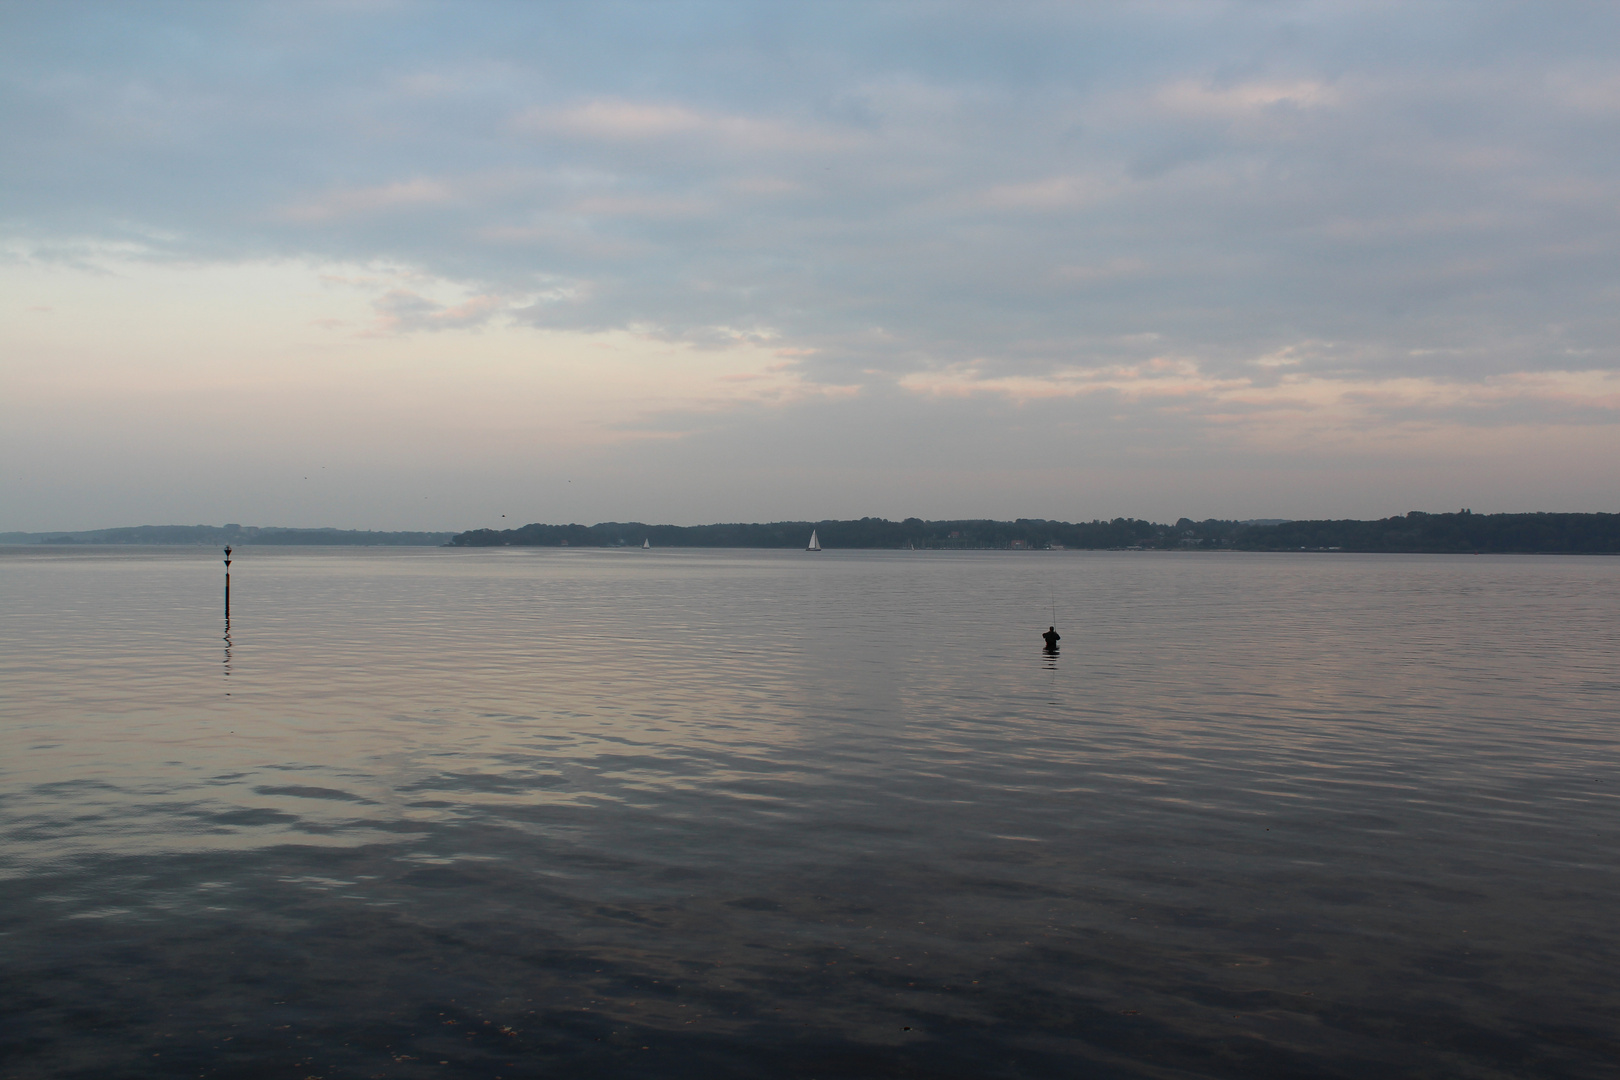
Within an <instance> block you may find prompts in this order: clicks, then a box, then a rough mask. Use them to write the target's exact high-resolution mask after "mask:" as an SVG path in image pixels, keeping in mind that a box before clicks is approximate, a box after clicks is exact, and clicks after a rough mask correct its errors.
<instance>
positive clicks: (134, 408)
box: [0, 0, 1620, 530]
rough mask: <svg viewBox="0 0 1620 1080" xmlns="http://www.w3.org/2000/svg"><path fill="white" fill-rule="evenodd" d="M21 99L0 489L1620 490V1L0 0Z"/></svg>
mask: <svg viewBox="0 0 1620 1080" xmlns="http://www.w3.org/2000/svg"><path fill="white" fill-rule="evenodd" d="M0 132H3V133H4V139H3V146H4V150H3V152H0V529H10V530H51V529H87V528H99V527H108V526H115V525H135V524H167V523H211V524H219V523H223V522H238V523H242V524H258V525H288V526H321V525H330V526H337V527H340V528H378V529H457V530H459V529H464V528H475V527H487V526H495V527H500V526H510V525H516V524H523V523H527V522H531V521H542V522H554V523H561V522H570V521H578V522H583V523H590V522H595V521H603V520H641V521H649V522H669V523H675V524H698V523H706V522H715V521H768V520H778V519H821V518H848V517H861V516H866V515H873V516H882V517H889V518H902V517H908V516H918V517H924V518H935V519H937V518H973V517H995V518H1012V517H1045V518H1057V519H1064V520H1092V519H1095V518H1113V517H1120V516H1134V517H1145V518H1150V519H1152V520H1158V521H1173V520H1175V519H1176V518H1178V517H1182V516H1187V517H1192V518H1195V519H1203V518H1207V517H1220V518H1240V519H1242V518H1256V517H1287V518H1308V517H1361V518H1371V517H1382V516H1386V515H1390V514H1398V513H1404V512H1406V511H1408V510H1413V509H1421V510H1428V511H1431V512H1440V511H1448V510H1456V509H1459V508H1462V507H1468V508H1470V509H1472V510H1474V511H1475V512H1477V513H1486V512H1498V511H1514V512H1519V511H1534V510H1548V511H1606V512H1616V511H1620V468H1617V466H1616V463H1617V462H1620V344H1617V342H1620V338H1617V331H1620V260H1617V255H1620V6H1616V5H1613V4H1606V3H1591V4H1585V3H1566V4H1557V5H1549V4H1542V3H1524V4H1504V3H1491V2H1469V3H1455V4H1452V3H1438V2H1437V3H1416V4H1413V3H1394V2H1359V3H1358V2H1349V0H1346V2H1340V3H1291V2H1282V0H1276V2H1258V0H1257V2H1247V3H1218V2H1210V3H1173V2H1143V3H1119V4H1108V3H1093V4H1074V3H1017V2H1009V3H997V4H984V3H982V2H973V3H961V4H955V3H944V2H940V3H926V4H924V3H881V2H870V3H848V4H841V3H835V2H818V3H814V4H784V3H781V2H779V0H761V2H738V3H675V2H666V3H645V4H618V3H592V4H576V3H553V4H547V3H539V2H524V3H495V2H484V3H478V2H471V3H442V4H440V3H418V2H389V0H334V2H328V3H298V2H288V0H279V2H276V3H264V4H256V3H235V4H229V3H219V2H212V0H210V2H199V3H139V2H129V3H112V2H108V3H99V4H98V3H90V2H81V3H63V4H39V3H35V2H32V0H22V2H15V0H0ZM502 515H505V516H504V517H503V516H502Z"/></svg>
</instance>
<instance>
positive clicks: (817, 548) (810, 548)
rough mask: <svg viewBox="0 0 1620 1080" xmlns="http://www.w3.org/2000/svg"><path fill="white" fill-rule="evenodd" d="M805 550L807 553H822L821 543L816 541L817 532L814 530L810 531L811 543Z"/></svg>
mask: <svg viewBox="0 0 1620 1080" xmlns="http://www.w3.org/2000/svg"><path fill="white" fill-rule="evenodd" d="M804 550H806V551H820V550H821V541H820V540H817V539H816V530H814V529H811V530H810V543H808V544H806V545H805V548H804Z"/></svg>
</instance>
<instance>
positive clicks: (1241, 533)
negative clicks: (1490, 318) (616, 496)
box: [450, 510, 1620, 555]
mask: <svg viewBox="0 0 1620 1080" xmlns="http://www.w3.org/2000/svg"><path fill="white" fill-rule="evenodd" d="M811 530H814V531H815V532H816V534H817V536H818V537H819V538H820V541H821V544H822V546H823V547H826V548H890V549H894V548H917V549H929V550H950V549H979V550H984V549H991V550H994V549H1000V550H1009V549H1010V550H1055V549H1064V548H1082V549H1092V550H1127V551H1139V550H1186V549H1193V550H1205V551H1209V550H1227V551H1359V552H1390V553H1395V552H1414V553H1416V552H1430V553H1444V552H1452V553H1468V552H1477V553H1487V552H1489V553H1504V554H1505V553H1538V554H1592V555H1596V554H1620V514H1475V513H1473V512H1472V511H1469V510H1461V511H1458V512H1457V513H1453V514H1427V513H1424V512H1422V511H1419V510H1414V511H1412V512H1411V513H1408V514H1403V515H1401V516H1398V517H1389V518H1382V519H1380V520H1378V521H1353V520H1336V521H1277V520H1268V521H1223V520H1219V519H1215V518H1211V519H1209V520H1206V521H1192V520H1191V519H1189V518H1182V519H1180V520H1179V521H1177V522H1176V523H1175V524H1174V525H1164V524H1158V523H1155V522H1151V521H1142V520H1138V519H1136V518H1114V519H1113V520H1112V521H1088V522H1067V521H1048V520H1045V519H1042V518H1019V519H1017V520H1016V521H989V520H977V519H975V520H963V521H924V520H923V519H921V518H906V519H905V520H904V521H889V520H887V519H885V518H873V517H866V518H860V519H859V520H854V521H773V522H769V523H766V524H722V525H647V524H643V523H641V522H635V521H631V522H613V521H608V522H601V523H599V524H596V525H540V524H534V525H524V526H523V527H522V528H517V529H501V530H495V529H473V530H470V531H468V532H464V533H460V534H458V535H456V536H455V537H453V538H452V539H451V540H450V546H452V547H503V546H506V547H597V548H600V547H640V546H641V545H642V543H643V542H644V541H647V542H650V543H651V545H652V546H653V547H749V548H802V547H804V546H805V543H806V541H807V540H808V539H809V537H810V533H811Z"/></svg>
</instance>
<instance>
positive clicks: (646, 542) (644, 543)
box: [641, 536, 652, 551]
mask: <svg viewBox="0 0 1620 1080" xmlns="http://www.w3.org/2000/svg"><path fill="white" fill-rule="evenodd" d="M650 547H652V537H650V536H649V537H648V538H647V539H645V540H643V541H642V542H641V549H642V550H643V551H645V550H647V549H648V548H650Z"/></svg>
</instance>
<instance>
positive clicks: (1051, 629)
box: [1041, 626, 1063, 652]
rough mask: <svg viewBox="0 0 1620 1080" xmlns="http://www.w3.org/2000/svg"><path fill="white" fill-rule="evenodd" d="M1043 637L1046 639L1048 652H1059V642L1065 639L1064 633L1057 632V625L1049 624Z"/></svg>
mask: <svg viewBox="0 0 1620 1080" xmlns="http://www.w3.org/2000/svg"><path fill="white" fill-rule="evenodd" d="M1041 637H1043V638H1045V639H1046V651H1047V652H1057V643H1058V642H1060V641H1062V640H1063V635H1062V634H1060V633H1058V632H1057V627H1055V626H1048V627H1047V628H1046V633H1044V634H1042V635H1041Z"/></svg>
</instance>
